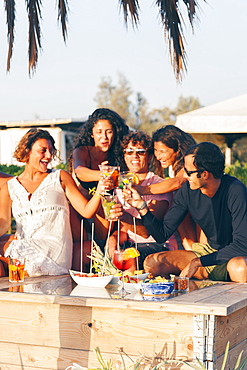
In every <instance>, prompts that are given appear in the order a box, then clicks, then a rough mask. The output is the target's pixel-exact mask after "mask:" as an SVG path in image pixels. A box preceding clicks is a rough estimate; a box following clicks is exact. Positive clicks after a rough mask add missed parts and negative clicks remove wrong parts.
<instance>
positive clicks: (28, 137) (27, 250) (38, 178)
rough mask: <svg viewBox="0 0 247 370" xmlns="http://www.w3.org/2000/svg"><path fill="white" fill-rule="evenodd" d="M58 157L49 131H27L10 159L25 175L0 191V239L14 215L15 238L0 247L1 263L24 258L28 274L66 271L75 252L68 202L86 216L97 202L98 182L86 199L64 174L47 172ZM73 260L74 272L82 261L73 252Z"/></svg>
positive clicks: (10, 181) (99, 188)
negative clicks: (92, 193)
mask: <svg viewBox="0 0 247 370" xmlns="http://www.w3.org/2000/svg"><path fill="white" fill-rule="evenodd" d="M56 155H57V149H56V147H55V141H54V138H53V137H52V136H51V135H50V133H49V132H48V131H46V130H41V129H36V128H35V129H30V130H29V131H28V132H27V133H26V134H25V135H24V136H23V137H22V138H21V140H20V142H19V144H18V145H17V147H16V150H15V152H14V155H13V156H14V158H16V159H17V160H18V161H19V162H21V163H25V168H24V171H23V172H22V173H21V174H20V175H19V176H17V177H13V178H12V179H10V180H8V181H7V182H6V183H5V184H3V186H2V188H1V192H0V202H1V207H0V235H3V234H4V233H5V232H6V231H7V230H8V229H9V227H10V223H11V217H12V214H13V217H14V218H15V221H16V237H15V239H14V240H12V241H8V242H6V243H5V244H4V245H1V246H0V254H1V255H3V254H4V256H5V258H3V257H2V256H1V260H3V261H5V262H7V263H8V257H9V256H10V257H11V258H15V259H19V258H23V257H24V258H25V260H26V263H25V268H26V271H27V273H28V274H29V276H36V275H61V274H65V273H68V270H69V269H70V268H71V264H72V250H73V242H72V235H71V228H70V221H69V205H68V200H69V202H70V203H71V205H72V206H73V207H74V208H75V209H76V211H77V212H79V213H80V214H81V215H82V216H84V217H92V216H93V215H94V213H95V212H97V210H98V208H99V206H100V203H101V200H100V196H99V195H98V193H100V192H101V191H102V186H103V184H102V181H99V183H98V187H97V192H98V193H97V194H95V195H94V196H93V197H92V198H91V199H90V201H88V200H87V199H86V198H85V197H84V196H83V195H82V194H81V192H80V191H79V189H78V187H77V186H76V183H75V181H74V180H73V178H72V176H71V175H70V174H69V173H68V172H66V171H64V170H58V169H49V165H50V163H51V161H52V160H53V159H54V158H55V157H56ZM104 185H105V184H104ZM84 249H85V248H84ZM89 251H90V249H89ZM89 251H88V250H87V251H86V250H84V253H85V254H86V253H87V254H88V252H89ZM74 252H75V250H74ZM73 257H74V266H75V264H76V263H77V268H76V269H77V270H78V265H80V262H79V261H80V258H78V257H79V256H76V255H75V254H74V256H73ZM84 261H85V260H84Z"/></svg>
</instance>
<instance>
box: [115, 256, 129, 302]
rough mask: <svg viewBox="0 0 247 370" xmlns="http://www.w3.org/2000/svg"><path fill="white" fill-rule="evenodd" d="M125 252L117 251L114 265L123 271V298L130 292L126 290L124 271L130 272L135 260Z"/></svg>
mask: <svg viewBox="0 0 247 370" xmlns="http://www.w3.org/2000/svg"><path fill="white" fill-rule="evenodd" d="M124 252H125V251H124V250H116V251H115V252H114V255H113V260H112V263H113V264H114V266H116V268H117V269H119V270H121V271H122V289H121V297H122V298H123V297H124V296H125V295H126V294H128V292H126V290H125V289H124V276H123V273H124V271H126V270H128V269H129V268H130V267H131V266H132V264H133V260H134V258H131V257H129V256H128V255H127V254H126V253H124Z"/></svg>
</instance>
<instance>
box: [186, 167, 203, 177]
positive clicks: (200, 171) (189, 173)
mask: <svg viewBox="0 0 247 370" xmlns="http://www.w3.org/2000/svg"><path fill="white" fill-rule="evenodd" d="M184 170H185V172H186V173H187V176H189V177H190V176H191V175H192V173H202V172H204V171H203V170H195V171H188V170H187V168H185V167H184Z"/></svg>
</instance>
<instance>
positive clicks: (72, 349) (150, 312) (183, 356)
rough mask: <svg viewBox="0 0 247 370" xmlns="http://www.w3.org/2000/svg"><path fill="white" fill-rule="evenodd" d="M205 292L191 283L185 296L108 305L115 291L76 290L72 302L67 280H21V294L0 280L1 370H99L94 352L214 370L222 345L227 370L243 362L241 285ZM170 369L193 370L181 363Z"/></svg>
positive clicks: (245, 290) (246, 346)
mask: <svg viewBox="0 0 247 370" xmlns="http://www.w3.org/2000/svg"><path fill="white" fill-rule="evenodd" d="M203 284H204V282H203V283H202V282H190V292H188V293H186V294H182V295H178V296H174V297H172V298H170V299H167V300H163V301H159V302H154V301H145V300H142V297H141V295H140V294H139V296H140V297H139V298H138V299H134V298H135V297H133V295H129V296H126V298H125V299H112V298H111V294H112V292H113V290H114V289H115V288H114V287H113V286H108V287H109V289H107V290H105V289H104V290H103V293H104V292H105V293H106V297H107V298H104V295H102V296H101V297H97V296H95V297H93V296H92V297H88V296H87V295H88V290H85V293H83V289H81V288H82V287H80V289H79V290H81V291H82V292H80V295H77V292H78V287H77V290H76V289H75V284H74V282H72V280H71V278H70V277H69V276H62V277H61V276H60V277H51V276H50V277H49V276H45V277H39V278H26V280H25V283H23V284H22V285H20V286H15V285H14V284H11V283H9V282H8V279H7V278H1V279H0V325H1V330H0V369H1V370H6V369H10V370H17V369H18V370H19V369H25V370H27V369H28V370H31V369H33V370H34V369H43V370H48V369H49V370H51V369H60V370H64V369H66V367H67V366H69V365H72V363H73V362H76V363H78V364H81V366H85V367H95V366H97V367H99V364H98V362H97V360H96V357H95V354H94V352H93V349H94V348H95V347H96V346H98V347H100V349H101V352H102V354H103V357H104V359H106V360H108V359H110V358H112V359H115V360H116V359H117V360H120V355H119V351H121V352H122V353H126V354H127V355H128V356H130V357H131V358H132V359H133V360H135V359H137V358H138V357H139V356H140V355H145V356H146V359H147V361H150V359H151V358H152V357H153V355H154V353H155V355H156V360H157V361H158V359H159V358H160V359H161V358H162V359H175V360H182V361H187V362H195V359H196V357H197V358H199V359H200V360H201V361H202V362H203V363H204V366H205V367H206V368H208V369H209V370H213V369H216V368H218V369H219V368H220V365H221V362H222V359H223V355H224V351H225V346H226V344H227V341H230V348H231V350H230V353H229V366H231V367H233V364H235V362H236V358H237V356H238V354H239V353H240V351H241V350H244V355H243V356H247V330H246V327H247V325H246V322H247V312H246V311H247V284H235V283H222V282H219V283H214V284H213V285H211V286H208V287H205V288H204V289H198V288H199V287H200V286H202V285H203ZM9 290H17V291H9ZM18 290H19V291H18ZM20 291H23V292H20ZM73 292H74V293H73ZM70 294H76V295H70ZM83 295H85V296H83ZM95 295H96V294H95ZM125 357H126V363H129V362H130V360H129V358H128V357H127V356H125ZM168 368H169V369H170V370H171V369H186V370H187V369H191V367H189V366H188V365H183V364H182V365H181V364H179V363H177V364H175V363H174V364H173V365H172V366H171V365H169V366H168V367H167V369H168Z"/></svg>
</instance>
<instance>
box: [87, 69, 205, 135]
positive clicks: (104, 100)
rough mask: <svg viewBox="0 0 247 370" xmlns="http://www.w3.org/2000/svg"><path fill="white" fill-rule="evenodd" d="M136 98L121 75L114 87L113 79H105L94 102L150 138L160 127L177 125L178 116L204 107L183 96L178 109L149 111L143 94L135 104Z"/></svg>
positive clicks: (138, 95) (165, 108)
mask: <svg viewBox="0 0 247 370" xmlns="http://www.w3.org/2000/svg"><path fill="white" fill-rule="evenodd" d="M133 94H134V92H133V91H132V88H131V86H130V84H129V81H128V80H127V79H126V77H125V76H124V75H123V74H121V73H119V75H118V82H117V84H113V82H112V79H111V78H110V77H103V78H102V81H101V82H100V84H99V90H98V92H97V94H96V97H95V99H94V100H95V101H96V103H97V106H98V107H105V108H109V109H112V110H115V111H116V112H117V113H118V114H120V116H121V117H123V118H124V119H125V120H126V121H127V124H128V125H129V126H131V127H133V128H136V129H138V130H142V131H145V132H147V133H148V134H150V135H151V134H152V133H153V132H154V131H155V130H157V129H158V128H159V127H162V126H166V125H174V124H175V122H176V118H177V116H178V115H179V114H181V113H185V112H189V111H191V110H194V109H197V108H200V107H201V104H200V102H199V100H198V99H197V98H194V97H193V96H190V97H188V98H184V97H183V96H180V97H179V100H178V103H177V106H176V107H175V108H173V109H172V108H169V107H166V106H164V107H163V108H159V109H157V108H156V109H153V110H150V108H149V104H148V101H147V99H146V98H145V97H144V96H143V95H142V94H141V93H140V92H137V93H136V95H135V99H136V100H134V102H132V101H131V97H132V95H133Z"/></svg>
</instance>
